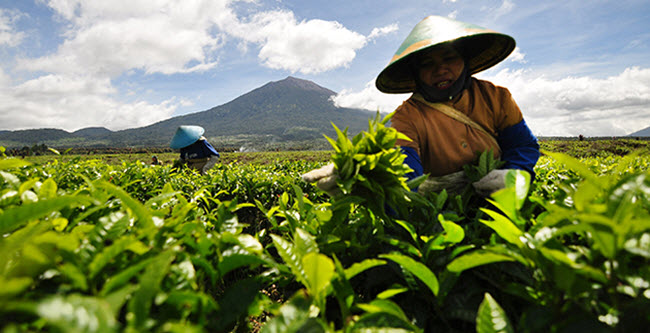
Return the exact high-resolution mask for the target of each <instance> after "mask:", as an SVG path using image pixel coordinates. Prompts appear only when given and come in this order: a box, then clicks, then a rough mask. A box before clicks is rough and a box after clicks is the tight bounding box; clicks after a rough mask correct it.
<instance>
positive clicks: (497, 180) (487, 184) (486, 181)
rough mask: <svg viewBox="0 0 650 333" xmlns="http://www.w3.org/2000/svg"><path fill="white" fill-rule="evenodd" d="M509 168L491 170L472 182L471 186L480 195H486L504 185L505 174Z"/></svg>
mask: <svg viewBox="0 0 650 333" xmlns="http://www.w3.org/2000/svg"><path fill="white" fill-rule="evenodd" d="M508 171H510V169H505V170H492V171H490V172H488V174H487V175H485V176H484V177H483V178H481V179H480V180H478V181H476V182H473V183H472V186H474V189H475V190H476V193H478V194H479V195H480V196H482V197H487V196H489V195H490V194H492V193H493V192H496V191H498V190H500V189H503V188H505V187H506V174H507V173H508Z"/></svg>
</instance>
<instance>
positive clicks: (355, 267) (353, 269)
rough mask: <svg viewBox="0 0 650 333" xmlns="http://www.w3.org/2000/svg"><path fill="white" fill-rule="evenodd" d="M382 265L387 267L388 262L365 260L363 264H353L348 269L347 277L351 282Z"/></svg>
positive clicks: (346, 270) (346, 271)
mask: <svg viewBox="0 0 650 333" xmlns="http://www.w3.org/2000/svg"><path fill="white" fill-rule="evenodd" d="M381 265H386V261H385V260H380V259H365V260H363V261H361V262H356V263H354V264H352V266H350V267H348V268H346V269H345V277H346V278H347V279H348V280H349V279H351V278H353V277H355V276H356V275H357V274H359V273H361V272H363V271H365V270H367V269H370V268H373V267H376V266H381Z"/></svg>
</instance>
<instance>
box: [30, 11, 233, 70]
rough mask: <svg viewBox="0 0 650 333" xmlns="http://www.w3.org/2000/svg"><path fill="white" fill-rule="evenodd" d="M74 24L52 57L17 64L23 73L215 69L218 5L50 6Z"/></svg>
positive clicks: (220, 37) (218, 38)
mask: <svg viewBox="0 0 650 333" xmlns="http://www.w3.org/2000/svg"><path fill="white" fill-rule="evenodd" d="M48 4H49V5H50V6H51V8H52V9H53V10H55V11H56V12H57V13H58V14H59V15H60V16H62V17H64V18H65V19H66V20H68V21H70V22H71V23H72V26H71V28H70V29H69V30H68V31H67V32H66V34H65V36H66V37H67V38H66V40H65V41H64V43H63V44H61V45H60V46H59V48H58V50H57V52H56V53H54V54H50V55H46V56H43V57H39V58H35V59H24V60H23V61H21V62H19V66H20V67H21V68H23V69H27V70H31V71H45V72H50V73H75V74H81V73H94V74H98V75H108V76H113V77H114V76H117V75H120V74H121V73H123V72H124V71H127V70H130V69H141V70H143V71H144V72H146V73H163V74H172V73H187V72H193V71H205V70H207V69H210V68H212V67H214V66H215V65H216V62H215V61H213V59H212V58H211V57H210V53H209V52H207V51H209V50H213V49H216V48H217V47H218V46H219V45H220V43H221V40H222V38H223V36H221V35H219V34H216V35H211V34H210V30H209V28H210V27H211V25H212V23H211V22H212V21H211V13H212V12H216V11H219V10H224V9H225V5H224V4H223V3H221V4H220V2H218V1H216V2H210V1H204V2H197V1H160V0H158V1H145V0H129V1H124V0H119V1H80V0H77V1H72V0H71V1H64V0H52V1H50V2H49V3H48Z"/></svg>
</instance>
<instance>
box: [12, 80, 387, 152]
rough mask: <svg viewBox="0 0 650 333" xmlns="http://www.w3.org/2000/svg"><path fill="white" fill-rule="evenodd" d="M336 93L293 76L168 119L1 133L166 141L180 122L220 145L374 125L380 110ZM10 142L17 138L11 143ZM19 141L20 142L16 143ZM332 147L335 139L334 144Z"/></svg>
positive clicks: (114, 142) (61, 144) (123, 142)
mask: <svg viewBox="0 0 650 333" xmlns="http://www.w3.org/2000/svg"><path fill="white" fill-rule="evenodd" d="M335 94H336V93H335V92H334V91H332V90H329V89H327V88H323V87H321V86H319V85H317V84H316V83H314V82H311V81H307V80H302V79H298V78H295V77H291V76H289V77H287V78H285V79H284V80H280V81H274V82H269V83H267V84H265V85H263V86H261V87H259V88H256V89H254V90H252V91H250V92H248V93H246V94H244V95H241V96H239V97H237V98H235V99H234V100H232V101H230V102H228V103H226V104H223V105H220V106H217V107H214V108H211V109H209V110H205V111H201V112H196V113H191V114H186V115H182V116H177V117H173V118H170V119H167V120H163V121H160V122H157V123H154V124H151V125H148V126H144V127H139V128H132V129H126V130H121V131H110V130H108V129H105V128H97V127H93V128H84V129H81V130H78V131H75V132H73V133H68V132H66V131H63V130H55V129H40V130H28V131H30V132H29V133H25V132H23V131H10V132H5V133H0V145H5V146H7V147H17V146H24V145H27V146H31V145H33V144H41V143H45V144H47V145H48V146H51V147H57V148H67V147H166V146H167V145H168V144H169V141H170V140H171V137H172V136H173V135H174V133H175V131H176V129H177V128H178V126H180V125H199V126H202V127H203V128H205V134H204V136H205V137H206V138H208V140H209V141H210V143H212V145H214V146H215V147H222V148H223V147H230V148H240V147H251V148H253V149H256V148H258V149H264V148H271V147H272V146H275V147H279V146H283V145H284V146H286V145H293V146H296V145H298V146H300V147H306V148H311V146H313V144H314V143H315V142H319V144H320V145H322V144H323V143H325V144H326V141H325V140H324V139H323V134H325V135H327V136H329V137H335V135H336V134H335V131H334V128H333V127H332V123H334V124H335V125H336V126H337V127H338V128H340V129H341V130H343V129H345V128H346V127H347V128H348V134H349V135H354V134H356V133H358V132H360V131H363V130H366V129H367V128H368V119H369V118H372V117H374V115H375V113H374V112H370V111H366V110H361V109H350V108H337V107H336V106H334V103H333V102H332V100H331V99H330V98H331V96H333V95H335ZM9 143H13V145H10V144H9ZM16 143H19V144H18V145H16ZM328 147H329V145H328Z"/></svg>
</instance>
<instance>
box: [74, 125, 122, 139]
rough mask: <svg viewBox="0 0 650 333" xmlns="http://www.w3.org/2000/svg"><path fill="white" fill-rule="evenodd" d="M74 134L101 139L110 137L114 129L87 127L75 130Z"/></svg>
mask: <svg viewBox="0 0 650 333" xmlns="http://www.w3.org/2000/svg"><path fill="white" fill-rule="evenodd" d="M72 134H73V135H75V136H77V137H82V138H86V139H99V138H107V137H109V136H110V135H111V134H113V131H111V130H109V129H108V128H105V127H87V128H83V129H80V130H77V131H74V132H72Z"/></svg>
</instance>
